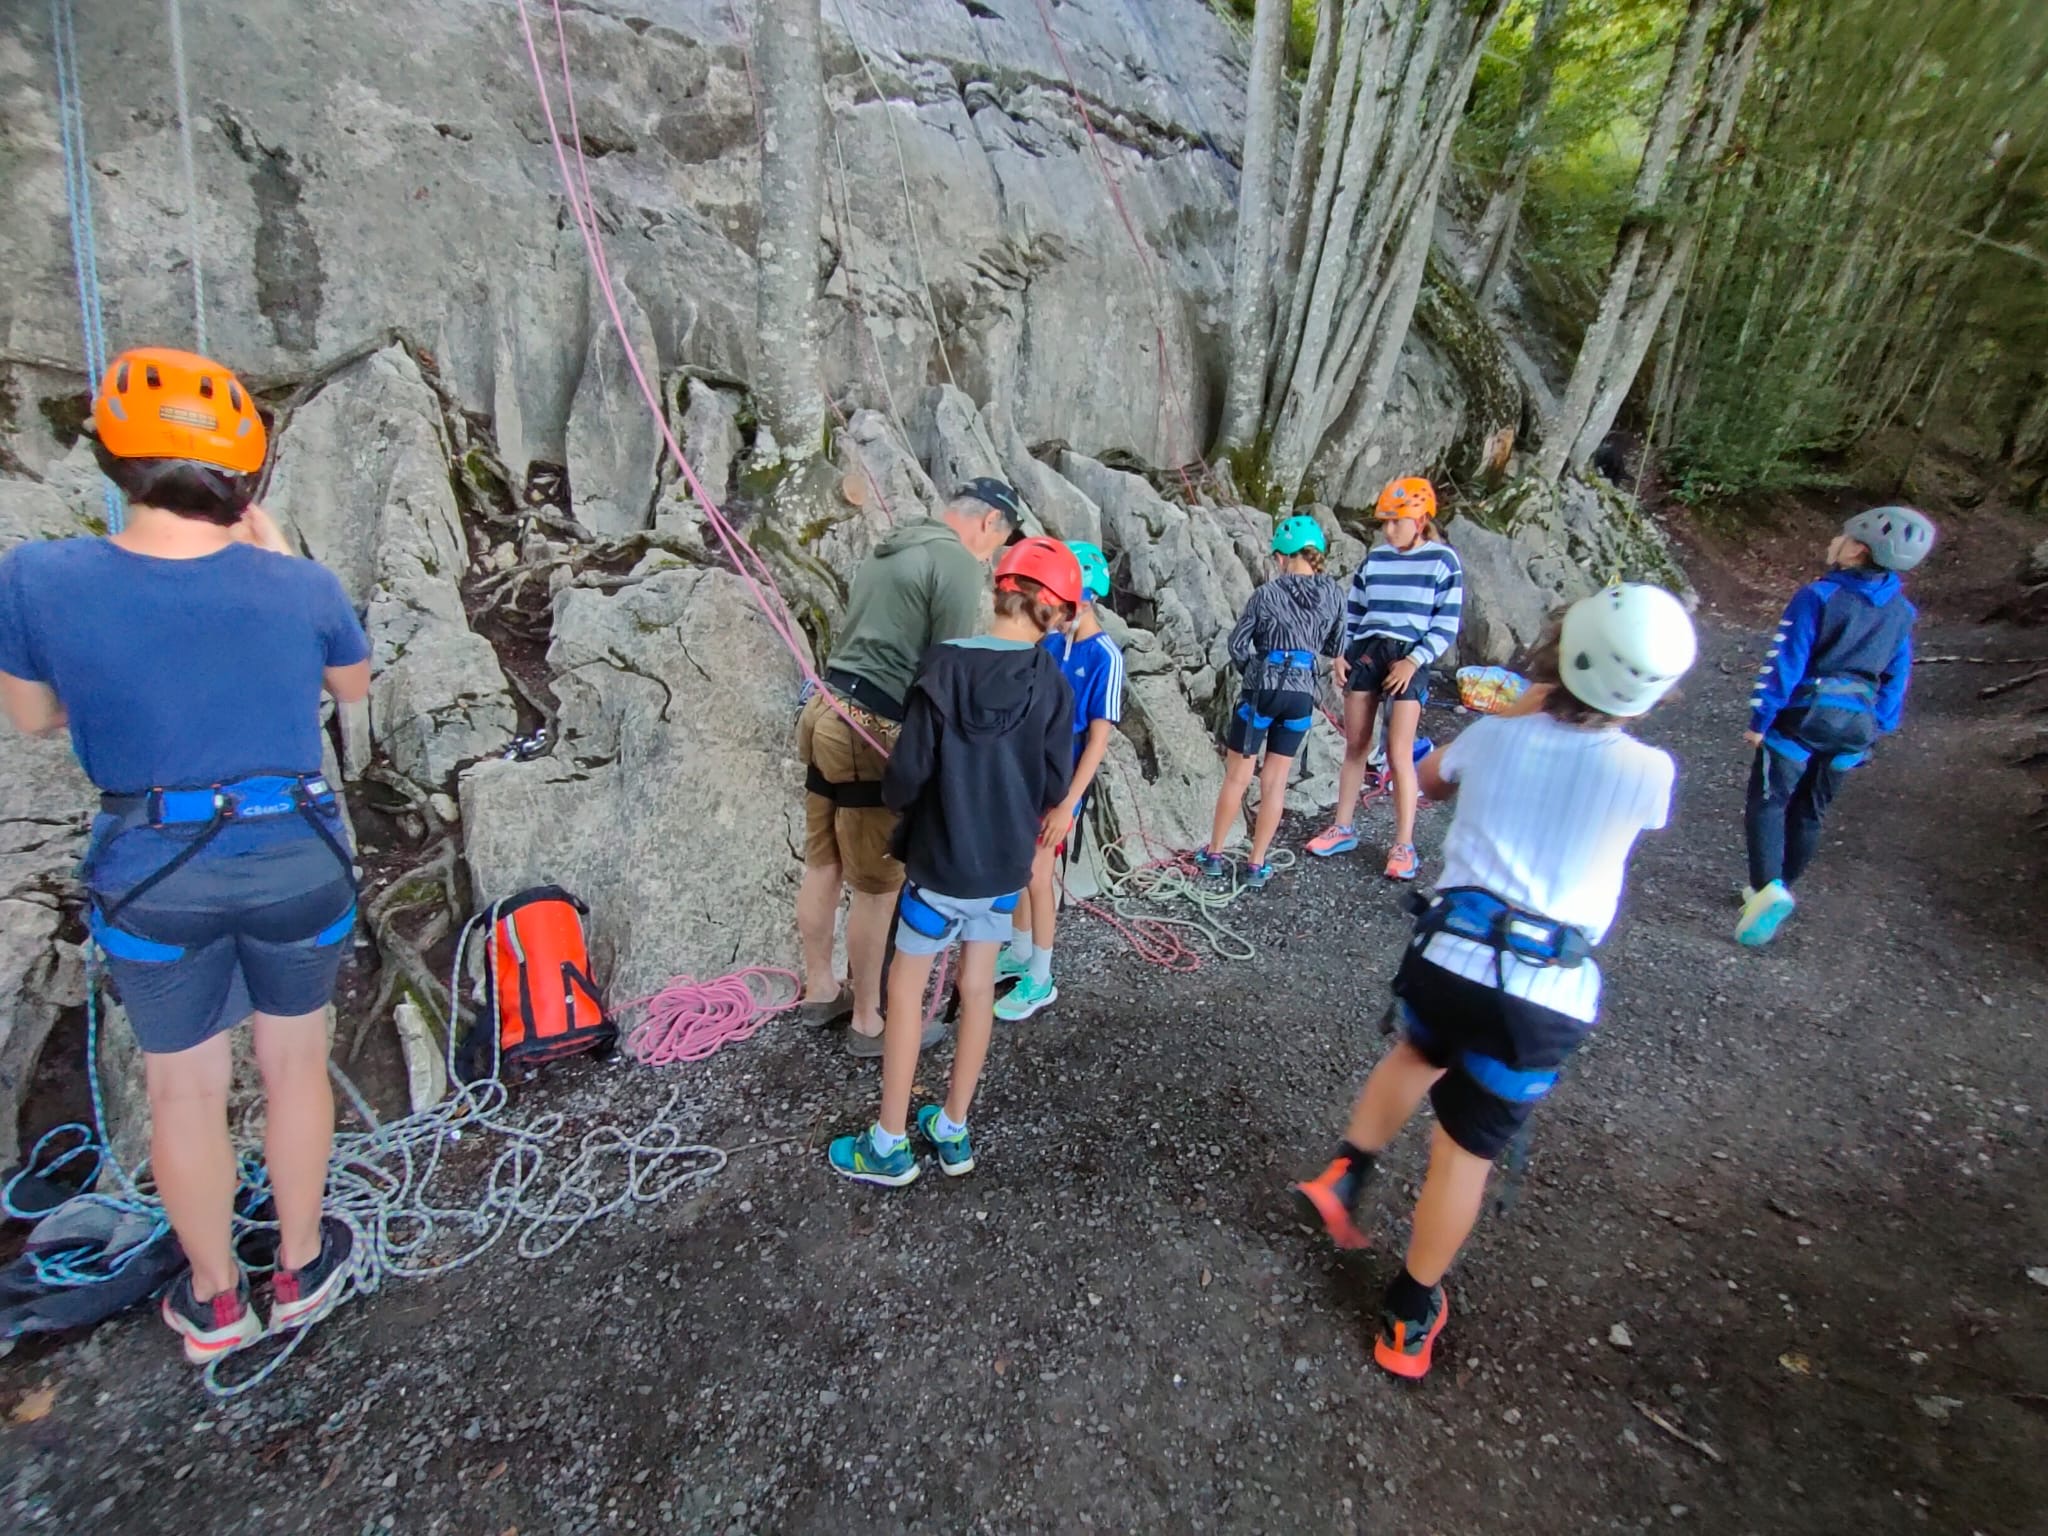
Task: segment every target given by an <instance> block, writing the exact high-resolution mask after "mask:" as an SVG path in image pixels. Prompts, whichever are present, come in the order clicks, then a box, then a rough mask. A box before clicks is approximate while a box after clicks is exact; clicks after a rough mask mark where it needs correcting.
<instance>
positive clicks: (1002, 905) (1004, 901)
mask: <svg viewBox="0 0 2048 1536" xmlns="http://www.w3.org/2000/svg"><path fill="white" fill-rule="evenodd" d="M1023 894H1024V893H1023V892H1022V891H1012V892H1010V894H1009V895H1007V896H998V897H997V898H996V899H995V900H994V901H992V902H990V903H989V904H988V909H989V911H991V912H1001V913H1004V914H1008V913H1011V912H1014V911H1016V910H1017V898H1018V897H1019V896H1021V895H1023Z"/></svg>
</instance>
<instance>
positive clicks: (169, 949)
mask: <svg viewBox="0 0 2048 1536" xmlns="http://www.w3.org/2000/svg"><path fill="white" fill-rule="evenodd" d="M122 894H123V888H112V889H108V888H103V887H100V886H98V885H95V886H94V888H93V898H94V902H95V905H96V906H97V907H98V909H99V910H100V911H101V912H105V911H109V910H111V909H112V908H113V906H114V905H115V903H117V902H119V901H120V899H121V896H122ZM93 926H94V933H95V936H96V937H97V938H98V939H99V942H100V948H101V949H102V950H104V951H105V952H106V956H107V972H108V974H109V975H110V976H111V977H112V978H113V982H114V990H115V994H116V995H117V996H118V997H119V998H120V1000H121V1006H122V1007H123V1008H124V1009H126V1010H127V1013H128V1021H129V1023H130V1024H131V1025H133V1026H134V1029H135V1040H136V1043H137V1044H138V1045H140V1046H141V1047H142V1049H143V1050H144V1051H145V1052H148V1053H149V1054H151V1055H169V1054H172V1053H174V1052H177V1051H189V1050H191V1049H192V1048H193V1047H194V1046H196V1045H201V1044H204V1043H205V1042H206V1041H208V1040H211V1039H212V1038H213V1037H214V1036H215V1035H217V1034H220V1033H221V1032H222V1031H224V1030H229V1029H233V1028H234V1027H235V1026H236V1025H237V1024H239V1023H241V1022H242V1021H243V1020H244V1019H246V1018H248V1017H249V1015H250V1014H251V1013H268V1014H273V1015H278V1016H282V1017H291V1016H293V1015H297V1014H305V1013H317V1012H319V1011H320V1010H321V1009H322V1008H324V1007H326V1006H327V1005H328V1003H330V1002H332V1001H333V999H334V980H335V976H336V973H337V972H339V971H340V969H341V962H342V960H343V958H344V957H346V955H347V954H348V952H349V939H350V937H351V935H352V934H353V933H354V932H355V883H354V881H353V880H352V879H351V878H350V876H349V874H348V873H347V872H346V871H344V870H343V869H342V867H341V862H340V860H338V859H337V858H336V857H335V856H334V851H333V850H332V849H331V848H329V847H328V846H327V845H326V844H325V843H324V842H322V841H320V839H318V838H317V837H314V836H312V835H310V833H309V834H308V835H307V836H305V837H302V838H293V839H291V840H290V841H288V842H283V843H279V844H277V845H275V846H273V847H269V848H264V849H261V850H258V851H253V852H246V853H236V854H232V855H227V856H222V857H219V858H208V857H206V856H205V855H204V854H202V855H201V856H200V857H198V858H196V859H194V860H193V861H192V863H190V864H188V865H187V866H185V867H184V868H183V869H180V870H179V871H177V872H176V873H175V874H173V875H171V876H170V877H169V878H168V879H166V880H164V881H163V882H162V883H161V884H159V885H156V886H154V887H152V888H151V889H150V890H148V891H145V892H144V893H143V894H142V896H141V897H140V898H139V899H138V900H136V901H134V902H131V903H130V904H129V905H128V906H126V907H124V908H122V909H121V911H120V912H119V913H118V914H117V916H116V919H115V924H114V926H113V927H111V928H109V927H107V926H105V925H104V924H102V923H100V922H98V921H97V920H96V921H95V922H94V925H93Z"/></svg>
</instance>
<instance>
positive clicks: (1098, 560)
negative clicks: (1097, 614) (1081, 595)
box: [1067, 539, 1109, 602]
mask: <svg viewBox="0 0 2048 1536" xmlns="http://www.w3.org/2000/svg"><path fill="white" fill-rule="evenodd" d="M1067 548H1069V549H1071V550H1072V551H1073V552H1074V558H1075V559H1076V560H1078V561H1080V562H1081V590H1082V591H1083V592H1085V593H1087V594H1088V597H1089V600H1090V601H1091V602H1099V601H1100V600H1101V599H1103V598H1105V597H1107V596H1109V557H1108V556H1107V555H1105V554H1103V552H1102V549H1101V547H1100V546H1099V545H1095V544H1090V543H1089V542H1088V541H1087V540H1086V539H1069V540H1067Z"/></svg>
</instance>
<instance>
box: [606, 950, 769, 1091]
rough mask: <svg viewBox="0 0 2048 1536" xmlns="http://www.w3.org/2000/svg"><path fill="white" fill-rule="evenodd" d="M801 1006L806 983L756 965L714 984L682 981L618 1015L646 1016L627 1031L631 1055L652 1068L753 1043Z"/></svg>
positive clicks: (678, 979) (686, 978) (690, 979)
mask: <svg viewBox="0 0 2048 1536" xmlns="http://www.w3.org/2000/svg"><path fill="white" fill-rule="evenodd" d="M785 992H786V993H787V996H784V995H783V994H784V993H785ZM802 1000H803V981H802V979H801V978H800V977H799V976H798V975H797V974H796V972H794V971H785V970H781V969H779V968H777V967H774V966H763V965H751V966H748V967H747V968H746V969H744V970H739V971H734V972H733V973H732V974H731V975H729V976H720V977H718V978H717V979H715V980H712V981H699V980H697V979H696V978H695V977H694V976H678V977H676V978H675V979H674V980H673V981H671V982H669V983H668V985H666V986H664V987H663V988H662V989H661V990H660V991H658V992H655V993H653V994H652V995H650V996H648V997H643V998H638V999H636V1000H634V1001H633V1002H630V1003H627V1004H625V1005H624V1006H623V1007H621V1008H620V1009H619V1013H620V1016H621V1017H629V1016H631V1015H634V1014H643V1015H645V1017H643V1018H642V1019H641V1021H640V1022H639V1023H638V1024H635V1025H634V1026H633V1027H632V1028H631V1029H630V1030H629V1031H627V1034H626V1054H627V1055H628V1056H631V1057H632V1058H633V1059H634V1060H635V1061H637V1062H639V1063H641V1064H642V1065H643V1066H649V1067H672V1066H680V1065H682V1064H683V1063H686V1062H697V1061H704V1060H707V1059H708V1058H710V1057H711V1056H713V1055H715V1054H717V1052H719V1051H720V1050H722V1049H724V1048H725V1047H726V1046H728V1045H735V1044H737V1043H738V1042H740V1041H742V1040H751V1039H752V1038H753V1037H754V1035H755V1034H756V1033H757V1032H759V1030H760V1028H761V1026H762V1025H764V1024H766V1023H767V1022H768V1021H769V1020H770V1019H772V1018H774V1017H775V1016H776V1015H777V1014H781V1013H787V1012H789V1011H790V1010H791V1009H792V1008H794V1007H796V1005H797V1004H798V1003H799V1002H801V1001H802Z"/></svg>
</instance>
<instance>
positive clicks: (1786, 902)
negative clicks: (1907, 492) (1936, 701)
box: [1735, 507, 1934, 948]
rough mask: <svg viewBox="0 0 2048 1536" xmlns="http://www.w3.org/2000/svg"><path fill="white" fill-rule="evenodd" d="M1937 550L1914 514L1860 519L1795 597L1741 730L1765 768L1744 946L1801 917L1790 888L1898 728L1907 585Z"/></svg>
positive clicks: (1758, 782) (1907, 663)
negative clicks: (1844, 796) (1824, 823)
mask: <svg viewBox="0 0 2048 1536" xmlns="http://www.w3.org/2000/svg"><path fill="white" fill-rule="evenodd" d="M1933 547H1934V524H1933V523H1931V522H1929V521H1928V520H1927V518H1925V517H1923V516H1922V515H1921V514H1920V513H1918V512H1915V511H1914V510H1913V509H1912V508H1910V507H1875V508H1872V509H1871V510H1870V511H1868V512H1859V513H1857V514H1856V516H1854V517H1852V518H1850V519H1849V521H1848V522H1847V523H1845V524H1844V525H1843V526H1842V531H1841V533H1840V534H1838V535H1836V537H1835V540H1834V542H1833V543H1831V544H1830V545H1829V546H1828V567H1829V569H1828V573H1827V574H1826V575H1825V576H1823V577H1821V578H1820V580H1818V581H1815V582H1809V583H1808V584H1807V585H1806V586H1803V587H1801V588H1800V589H1799V590H1798V591H1797V592H1796V593H1794V594H1793V597H1792V601H1791V602H1790V603H1788V604H1787V605H1786V607H1785V616H1784V618H1782V619H1780V620H1779V621H1778V632H1777V636H1776V638H1775V639H1774V640H1773V642H1772V644H1771V649H1770V651H1769V652H1768V653H1767V654H1766V655H1765V657H1764V664H1763V667H1762V669H1761V670H1760V671H1759V672H1758V673H1757V679H1756V691H1755V693H1754V694H1752V695H1751V696H1750V701H1749V705H1750V709H1749V729H1748V730H1747V731H1745V732H1744V733H1743V740H1745V741H1747V742H1748V743H1749V744H1750V745H1751V746H1752V747H1754V748H1756V761H1755V763H1754V764H1753V765H1752V766H1751V768H1750V772H1749V797H1748V803H1747V805H1746V807H1745V809H1744V813H1743V829H1744V831H1745V832H1746V833H1747V835H1748V840H1749V887H1748V889H1747V890H1746V891H1745V892H1744V893H1743V903H1742V920H1741V922H1739V923H1738V924H1737V925H1736V928H1735V937H1736V939H1737V940H1738V941H1739V942H1740V943H1743V944H1746V945H1748V946H1750V947H1752V948H1755V947H1757V946H1760V945H1764V944H1768V943H1770V941H1771V940H1772V939H1773V938H1774V937H1775V936H1776V935H1777V932H1778V929H1779V928H1780V927H1781V926H1782V925H1783V924H1784V921H1785V919H1786V918H1788V917H1790V916H1791V915H1792V909H1793V907H1794V905H1795V903H1794V902H1793V899H1792V883H1793V882H1794V881H1795V880H1797V879H1798V878H1799V876H1800V874H1801V873H1802V872H1803V871H1804V870H1805V868H1806V866H1807V864H1808V863H1809V862H1810V861H1811V860H1812V858H1813V852H1814V849H1815V847H1816V846H1817V845H1818V844H1819V842H1820V823H1821V817H1822V816H1823V815H1825V814H1826V812H1827V808H1828V803H1829V802H1830V801H1831V800H1833V799H1834V797H1835V792H1836V790H1838V789H1839V788H1840V787H1841V783H1842V775H1843V774H1845V773H1847V772H1848V771H1849V770H1850V769H1851V768H1854V767H1855V766H1856V765H1857V764H1859V763H1861V762H1863V761H1864V760H1865V759H1866V758H1868V757H1869V756H1870V749H1871V746H1872V745H1873V744H1874V743H1875V742H1876V740H1877V738H1878V737H1879V736H1881V735H1890V734H1891V733H1892V732H1893V731H1896V730H1897V729H1898V728H1899V722H1900V720H1901V718H1902V717H1903V715H1904V713H1905V707H1906V684H1907V680H1908V679H1909V677H1910V676H1911V674H1912V669H1913V623H1914V620H1916V619H1917V618H1918V617H1919V614H1918V613H1917V612H1916V611H1915V610H1914V607H1913V605H1912V604H1911V603H1909V602H1907V601H1906V597H1905V593H1904V591H1903V589H1902V587H1901V584H1900V582H1899V577H1900V575H1901V574H1902V573H1903V572H1906V571H1910V570H1912V569H1913V568H1914V567H1915V566H1917V565H1918V564H1919V563H1920V562H1921V561H1922V560H1924V559H1926V558H1927V552H1928V551H1929V550H1931V549H1932V548H1933Z"/></svg>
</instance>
